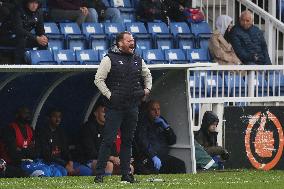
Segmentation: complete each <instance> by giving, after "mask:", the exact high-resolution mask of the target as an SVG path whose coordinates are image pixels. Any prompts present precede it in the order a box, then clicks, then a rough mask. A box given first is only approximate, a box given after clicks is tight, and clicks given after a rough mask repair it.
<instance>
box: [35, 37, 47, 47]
mask: <svg viewBox="0 0 284 189" xmlns="http://www.w3.org/2000/svg"><path fill="white" fill-rule="evenodd" d="M36 41H37V43H38V44H40V45H41V46H46V45H47V44H48V39H47V37H46V36H45V35H41V36H37V37H36Z"/></svg>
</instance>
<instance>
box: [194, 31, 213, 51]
mask: <svg viewBox="0 0 284 189" xmlns="http://www.w3.org/2000/svg"><path fill="white" fill-rule="evenodd" d="M211 35H212V34H211V33H208V34H206V33H204V34H199V35H198V39H197V44H198V45H197V46H198V48H201V49H208V45H209V39H210V38H211Z"/></svg>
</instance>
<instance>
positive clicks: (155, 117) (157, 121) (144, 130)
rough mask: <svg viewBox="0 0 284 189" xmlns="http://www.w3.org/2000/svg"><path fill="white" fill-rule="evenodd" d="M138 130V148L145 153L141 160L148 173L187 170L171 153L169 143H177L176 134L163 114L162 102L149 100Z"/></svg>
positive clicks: (183, 171) (182, 171)
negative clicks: (161, 110) (161, 109)
mask: <svg viewBox="0 0 284 189" xmlns="http://www.w3.org/2000/svg"><path fill="white" fill-rule="evenodd" d="M137 132H138V133H137V136H138V139H137V140H136V141H137V144H138V148H139V149H140V150H142V152H143V154H144V159H141V160H140V162H143V163H144V166H145V167H146V168H147V169H148V170H149V172H148V173H165V174H168V173H174V174H175V173H185V172H186V170H185V163H184V162H183V161H182V160H180V159H178V158H176V157H173V156H170V155H169V150H170V149H169V145H173V144H175V143H176V135H175V133H174V131H173V129H172V128H171V127H170V125H169V124H168V122H167V121H166V120H165V118H163V117H162V116H161V112H160V102H158V101H155V100H151V101H149V102H148V104H147V114H146V115H145V116H143V117H142V120H140V121H139V126H138V130H137ZM141 157H143V156H141ZM142 174H143V173H142Z"/></svg>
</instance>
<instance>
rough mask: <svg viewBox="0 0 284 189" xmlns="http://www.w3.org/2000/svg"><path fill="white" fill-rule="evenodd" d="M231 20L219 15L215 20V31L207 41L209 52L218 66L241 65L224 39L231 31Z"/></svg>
mask: <svg viewBox="0 0 284 189" xmlns="http://www.w3.org/2000/svg"><path fill="white" fill-rule="evenodd" d="M232 20H233V19H232V18H231V17H229V16H227V15H220V16H219V17H218V18H217V20H216V28H217V30H216V31H215V32H214V33H213V35H212V36H211V38H210V40H209V50H210V53H211V55H212V57H213V58H214V61H215V62H217V63H218V64H224V65H228V64H235V65H239V64H241V61H240V59H239V58H238V57H237V55H236V54H235V51H234V49H233V47H232V45H231V44H230V43H228V41H227V40H226V39H228V38H227V36H228V35H229V33H230V32H231V29H232Z"/></svg>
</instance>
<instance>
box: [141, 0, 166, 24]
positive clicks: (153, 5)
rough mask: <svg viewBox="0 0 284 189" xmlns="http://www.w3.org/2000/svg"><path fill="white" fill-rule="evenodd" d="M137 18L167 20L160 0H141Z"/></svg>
mask: <svg viewBox="0 0 284 189" xmlns="http://www.w3.org/2000/svg"><path fill="white" fill-rule="evenodd" d="M136 14H137V20H140V21H142V22H152V21H154V20H164V21H165V20H166V18H165V12H164V11H163V10H162V3H161V1H160V0H140V1H139V3H138V8H137V11H136Z"/></svg>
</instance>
